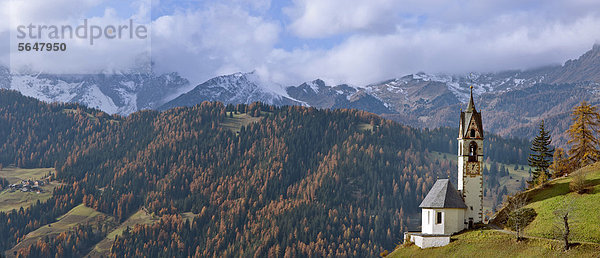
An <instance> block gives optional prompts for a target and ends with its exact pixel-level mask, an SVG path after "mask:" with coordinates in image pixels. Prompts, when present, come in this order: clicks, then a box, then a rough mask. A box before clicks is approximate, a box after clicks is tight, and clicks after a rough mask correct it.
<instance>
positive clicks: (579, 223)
mask: <svg viewBox="0 0 600 258" xmlns="http://www.w3.org/2000/svg"><path fill="white" fill-rule="evenodd" d="M575 173H585V174H586V179H587V180H586V182H587V184H588V185H589V187H590V189H589V192H588V193H585V194H577V193H573V192H569V183H570V182H571V180H572V176H570V177H565V178H559V179H556V180H553V181H552V182H551V183H550V185H549V186H548V187H546V188H543V189H534V190H530V191H528V194H530V198H531V202H530V204H529V205H528V207H531V208H534V209H535V211H536V212H537V213H538V216H537V217H536V218H535V220H534V221H533V222H532V223H531V224H530V225H529V226H527V228H525V234H526V235H531V236H537V237H544V238H558V237H559V234H560V232H559V230H560V226H561V224H560V220H559V219H558V218H557V216H556V215H555V214H554V211H555V210H557V209H570V210H572V212H571V216H570V217H571V219H570V220H571V221H570V228H571V239H572V240H574V241H589V242H595V243H600V226H598V222H599V221H600V163H596V164H594V165H591V166H588V167H585V168H582V169H580V170H579V171H577V172H575Z"/></svg>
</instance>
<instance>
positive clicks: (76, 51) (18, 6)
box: [2, 0, 150, 74]
mask: <svg viewBox="0 0 600 258" xmlns="http://www.w3.org/2000/svg"><path fill="white" fill-rule="evenodd" d="M6 3H8V4H6ZM112 4H114V2H110V1H102V0H83V1H82V0H58V1H52V2H49V1H44V0H27V1H21V0H12V1H10V2H5V5H4V7H6V6H8V10H9V13H10V16H9V17H10V20H11V24H10V27H8V28H2V29H4V30H5V31H4V32H3V33H6V31H10V33H11V35H10V56H11V58H10V66H11V70H12V71H13V72H22V71H34V72H37V71H42V72H46V73H69V74H80V73H98V72H127V71H129V70H131V69H139V68H140V67H141V68H145V69H147V68H149V65H150V39H149V38H146V39H143V38H142V39H138V38H134V39H129V38H128V36H127V35H129V33H128V31H129V30H131V28H128V29H129V30H125V32H124V34H122V35H125V36H123V39H107V38H106V37H103V36H102V37H100V38H98V39H96V40H94V41H93V45H92V44H91V34H92V26H98V28H97V30H103V33H106V31H105V30H104V28H106V27H107V26H109V25H112V26H117V27H118V26H121V25H122V26H129V25H130V23H129V20H130V19H134V26H136V27H137V26H139V24H138V22H144V21H146V22H149V21H150V19H149V12H148V8H149V7H150V0H139V1H133V2H129V3H128V4H130V6H128V7H133V8H134V9H133V13H131V14H130V16H128V17H120V16H119V15H118V14H117V10H116V9H115V8H114V7H113V6H112ZM94 9H95V10H96V11H97V12H99V13H95V14H90V11H91V10H94ZM144 17H145V18H144ZM86 22H87V28H86V30H87V36H84V38H78V37H73V38H72V37H71V36H70V33H65V34H62V33H59V35H60V36H59V39H53V38H51V36H50V34H49V33H50V31H51V29H50V28H49V27H51V26H55V28H62V26H71V28H73V30H77V29H76V28H77V27H78V26H81V25H84V24H86ZM20 25H22V26H29V25H32V26H36V27H35V28H34V29H33V30H32V32H33V33H34V37H26V38H19V37H17V35H18V33H17V27H18V26H20ZM142 25H144V24H143V23H142ZM42 26H44V27H45V28H44V27H42ZM146 28H147V29H148V30H149V28H148V27H147V24H146ZM38 29H39V31H38ZM115 29H116V28H115ZM25 31H26V33H27V34H29V31H28V29H25ZM82 32H83V30H82ZM98 32H99V31H96V33H98ZM111 33H112V30H111ZM115 33H116V32H115ZM75 34H78V33H77V32H75ZM39 35H42V38H39V37H38V36H39ZM54 42H56V43H64V44H65V45H66V51H56V52H48V51H37V50H36V51H17V46H18V44H20V43H30V44H32V46H33V44H35V43H54ZM3 59H4V58H3Z"/></svg>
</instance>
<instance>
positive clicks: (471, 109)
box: [467, 85, 477, 112]
mask: <svg viewBox="0 0 600 258" xmlns="http://www.w3.org/2000/svg"><path fill="white" fill-rule="evenodd" d="M467 112H477V110H476V109H475V102H474V101H473V85H471V99H469V106H467Z"/></svg>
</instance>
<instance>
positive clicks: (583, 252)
mask: <svg viewBox="0 0 600 258" xmlns="http://www.w3.org/2000/svg"><path fill="white" fill-rule="evenodd" d="M598 253H600V245H595V244H580V245H577V246H574V247H572V249H571V250H569V251H567V252H564V251H562V243H561V242H560V241H555V240H545V239H528V240H525V241H522V242H516V241H515V237H514V236H513V235H512V234H507V233H502V232H500V231H495V230H490V229H485V230H475V231H467V232H464V233H461V234H458V235H456V236H453V237H452V240H451V242H450V244H449V245H447V246H444V247H438V248H428V249H421V248H419V247H418V246H416V245H410V246H402V247H399V248H398V249H396V250H395V251H394V252H392V253H391V254H390V255H388V256H387V257H563V256H567V257H597V256H598Z"/></svg>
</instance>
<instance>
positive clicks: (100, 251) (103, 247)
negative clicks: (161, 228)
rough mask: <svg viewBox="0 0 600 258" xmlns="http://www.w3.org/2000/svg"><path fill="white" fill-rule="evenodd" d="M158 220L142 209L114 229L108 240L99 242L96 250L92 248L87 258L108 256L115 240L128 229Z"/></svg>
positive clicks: (107, 237)
mask: <svg viewBox="0 0 600 258" xmlns="http://www.w3.org/2000/svg"><path fill="white" fill-rule="evenodd" d="M158 220H159V218H155V217H154V216H152V215H150V214H148V213H147V212H146V211H145V210H144V209H140V210H139V211H137V212H136V213H134V214H133V215H131V217H129V218H128V219H127V220H125V221H124V222H123V223H121V224H120V225H118V226H117V227H116V228H114V229H113V231H111V232H110V233H108V235H107V236H106V238H104V239H103V240H102V241H100V242H98V244H96V245H95V246H94V248H92V251H91V252H90V253H89V254H88V255H87V256H88V257H101V256H106V255H108V254H109V252H110V247H111V246H112V243H113V241H114V240H115V237H116V236H117V235H121V234H122V233H123V231H125V229H126V228H127V227H130V228H132V227H133V226H135V225H137V224H152V223H154V222H156V221H158Z"/></svg>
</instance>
